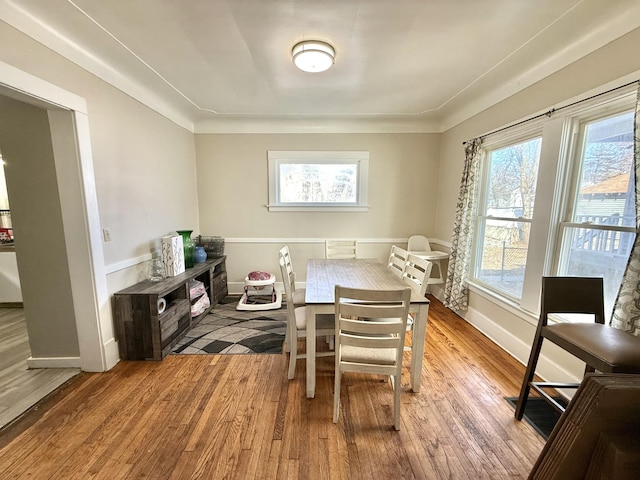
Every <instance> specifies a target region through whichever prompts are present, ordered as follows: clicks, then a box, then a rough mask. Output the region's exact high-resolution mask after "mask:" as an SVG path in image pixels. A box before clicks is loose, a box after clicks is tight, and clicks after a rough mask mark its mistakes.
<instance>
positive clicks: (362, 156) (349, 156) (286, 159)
mask: <svg viewBox="0 0 640 480" xmlns="http://www.w3.org/2000/svg"><path fill="white" fill-rule="evenodd" d="M283 163H289V164H290V163H301V164H325V165H328V164H337V163H344V164H347V163H348V164H353V163H356V164H357V165H358V185H357V200H356V202H354V203H347V204H345V203H283V202H281V201H280V198H279V191H280V189H279V181H280V178H279V171H280V165H281V164H283ZM268 164H269V204H268V205H267V207H268V209H269V211H270V212H273V211H281V212H282V211H285V212H295V211H307V212H308V211H324V212H335V211H342V212H365V211H367V210H368V209H369V205H368V200H369V185H368V182H369V152H368V151H282V150H270V151H269V152H268Z"/></svg>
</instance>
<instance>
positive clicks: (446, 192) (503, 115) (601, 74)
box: [434, 29, 640, 380]
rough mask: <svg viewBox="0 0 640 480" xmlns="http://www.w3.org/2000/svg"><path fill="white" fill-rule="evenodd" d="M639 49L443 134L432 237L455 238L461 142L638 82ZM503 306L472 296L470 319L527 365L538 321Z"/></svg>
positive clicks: (574, 369) (571, 366) (585, 65)
mask: <svg viewBox="0 0 640 480" xmlns="http://www.w3.org/2000/svg"><path fill="white" fill-rule="evenodd" d="M638 45H640V29H637V30H635V31H633V32H631V33H629V34H627V35H625V36H623V37H621V38H620V39H618V40H616V41H615V42H612V43H610V44H609V45H607V46H605V47H603V48H601V49H600V50H597V51H596V52H594V53H593V54H591V55H588V56H587V57H584V58H583V59H581V60H580V61H578V62H576V63H574V64H572V65H570V66H568V67H566V68H564V69H562V70H561V71H559V72H558V73H556V74H554V75H551V76H549V77H547V78H546V79H544V80H542V81H540V82H538V83H536V84H535V85H533V86H531V87H530V88H527V89H526V90H523V91H522V92H520V93H518V94H517V95H514V96H512V97H510V98H508V99H506V100H504V101H503V102H500V103H498V104H497V105H495V106H493V107H491V108H489V109H487V110H485V111H484V112H482V113H480V114H478V115H476V116H475V117H473V118H471V119H469V120H467V121H465V122H463V123H461V124H460V125H458V126H456V127H455V128H452V129H450V130H448V131H446V132H445V133H443V134H442V137H441V148H440V154H439V169H438V172H439V176H438V182H437V185H438V195H437V198H438V206H437V211H436V223H435V229H434V236H436V237H438V238H441V239H449V238H450V235H451V231H452V226H453V219H454V215H455V204H456V200H457V195H458V189H459V185H460V178H461V175H462V167H463V162H464V148H463V145H462V142H463V141H465V140H468V139H471V138H473V137H476V136H479V135H482V134H484V133H487V132H490V131H492V130H494V129H497V128H500V127H503V126H506V125H508V124H511V123H514V122H516V121H518V120H521V119H523V118H527V117H528V116H531V115H533V114H535V113H538V112H541V111H546V110H548V109H550V108H551V107H554V106H560V105H562V104H565V103H567V102H569V101H570V100H571V99H572V98H574V97H576V96H578V95H581V94H583V93H584V92H590V91H592V90H594V89H598V88H600V91H604V90H606V89H607V88H611V87H613V86H616V84H617V85H620V84H622V83H623V82H624V81H631V80H634V79H635V80H637V79H638V78H640V55H638V54H637V53H638ZM503 306H504V305H502V306H501V305H500V304H496V302H495V301H491V300H487V299H486V298H482V297H480V296H479V295H477V294H475V293H473V292H472V293H471V298H470V309H469V312H468V313H467V318H468V319H469V320H470V321H472V323H474V324H476V325H477V326H478V327H479V328H480V329H481V330H483V331H485V333H487V335H488V336H490V337H491V338H493V339H495V340H496V341H497V342H498V343H500V344H501V345H502V346H504V347H505V348H506V349H507V350H509V351H511V352H512V353H514V354H515V355H516V356H517V357H519V358H520V359H521V360H522V361H526V360H527V357H528V354H529V350H530V346H531V342H532V338H533V334H534V331H535V328H534V326H533V325H532V322H533V321H534V319H531V318H528V319H527V318H521V317H520V316H518V315H515V314H514V313H513V310H509V309H508V308H501V307H503ZM551 350H552V349H547V348H543V354H544V355H547V357H548V358H550V359H551V361H553V362H555V363H556V364H557V365H559V366H560V368H562V369H566V370H567V371H568V372H569V374H570V375H574V376H576V377H580V376H581V371H582V366H581V365H580V364H578V365H577V366H576V364H575V362H572V361H571V360H570V359H568V358H567V357H566V356H565V355H562V354H559V353H557V352H553V351H551ZM548 371H549V373H550V375H558V374H560V375H562V374H563V373H562V372H558V371H554V370H553V368H550V369H548ZM556 379H557V378H551V380H556Z"/></svg>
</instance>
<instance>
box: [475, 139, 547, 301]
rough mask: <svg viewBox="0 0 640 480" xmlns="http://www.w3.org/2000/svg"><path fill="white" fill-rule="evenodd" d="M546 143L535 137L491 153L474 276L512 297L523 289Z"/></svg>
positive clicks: (488, 155) (479, 223)
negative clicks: (543, 144)
mask: <svg viewBox="0 0 640 480" xmlns="http://www.w3.org/2000/svg"><path fill="white" fill-rule="evenodd" d="M541 145H542V138H540V137H536V138H531V139H528V140H525V141H520V142H517V143H515V144H512V145H508V146H504V147H501V148H496V149H493V150H489V151H488V152H487V157H486V165H485V176H486V177H485V178H486V180H485V182H484V185H485V188H484V189H483V192H482V193H483V194H482V199H481V202H480V209H481V213H480V216H479V217H478V232H479V235H478V237H477V238H478V241H477V253H476V258H477V260H476V262H475V276H476V278H477V279H478V280H479V281H481V282H482V283H485V284H487V285H489V286H490V287H491V288H493V289H495V290H497V291H499V292H501V293H503V294H504V295H506V296H508V297H512V298H520V295H521V293H522V286H523V282H524V272H525V267H526V261H527V250H528V247H529V235H530V232H531V221H532V218H533V206H534V204H535V196H536V183H537V181H538V166H539V163H540V147H541Z"/></svg>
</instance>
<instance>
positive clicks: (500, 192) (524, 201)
mask: <svg viewBox="0 0 640 480" xmlns="http://www.w3.org/2000/svg"><path fill="white" fill-rule="evenodd" d="M541 145H542V139H541V138H535V139H533V140H529V141H526V142H523V143H518V144H516V145H511V146H509V147H505V148H501V149H499V150H494V151H492V152H491V155H490V157H489V177H488V180H489V188H488V192H487V194H488V195H487V212H486V213H487V215H493V216H494V217H509V218H519V217H523V218H532V216H533V204H534V199H535V196H536V182H537V180H538V165H539V163H540V146H541Z"/></svg>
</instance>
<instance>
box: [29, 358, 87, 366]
mask: <svg viewBox="0 0 640 480" xmlns="http://www.w3.org/2000/svg"><path fill="white" fill-rule="evenodd" d="M27 367H28V368H80V357H37V358H33V357H29V358H27Z"/></svg>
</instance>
